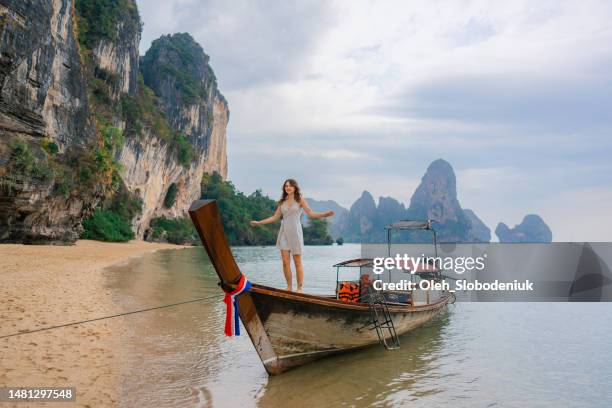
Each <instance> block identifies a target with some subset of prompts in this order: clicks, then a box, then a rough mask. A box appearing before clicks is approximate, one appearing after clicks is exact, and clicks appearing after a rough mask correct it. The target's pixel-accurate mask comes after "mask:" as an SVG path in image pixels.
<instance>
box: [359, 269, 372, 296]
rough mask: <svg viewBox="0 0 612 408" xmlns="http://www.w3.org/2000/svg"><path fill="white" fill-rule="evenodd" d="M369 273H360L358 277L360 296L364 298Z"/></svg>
mask: <svg viewBox="0 0 612 408" xmlns="http://www.w3.org/2000/svg"><path fill="white" fill-rule="evenodd" d="M370 283H371V282H370V275H361V277H360V278H359V286H361V297H362V298H365V295H366V293H368V288H369V287H370Z"/></svg>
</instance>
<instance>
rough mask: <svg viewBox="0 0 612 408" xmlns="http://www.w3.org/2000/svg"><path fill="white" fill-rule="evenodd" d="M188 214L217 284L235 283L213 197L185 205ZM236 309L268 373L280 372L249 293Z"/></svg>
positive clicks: (237, 276)
mask: <svg viewBox="0 0 612 408" xmlns="http://www.w3.org/2000/svg"><path fill="white" fill-rule="evenodd" d="M189 216H190V217H191V221H192V222H193V225H194V226H195V228H196V230H197V231H198V234H199V235H200V239H201V240H202V244H203V245H204V248H205V249H206V252H207V253H208V257H209V258H210V261H211V262H212V264H213V267H214V268H215V271H216V272H217V275H219V279H220V280H221V286H222V287H225V289H227V288H228V285H231V284H235V283H237V282H238V281H239V280H240V277H241V276H242V272H240V268H239V267H238V264H237V263H236V260H235V259H234V255H233V254H232V250H231V249H230V246H229V244H228V242H227V237H226V236H225V232H224V231H223V224H222V222H221V214H220V213H219V208H218V206H217V202H216V201H215V200H196V201H194V202H193V204H191V207H190V208H189ZM238 312H239V314H240V319H241V320H242V324H243V325H244V327H245V328H246V330H247V332H248V333H249V337H250V338H251V341H252V342H253V345H254V346H255V349H256V350H257V353H258V354H259V357H260V358H261V361H262V362H263V364H264V366H265V367H266V371H267V372H268V373H269V374H278V373H280V372H281V369H280V366H279V364H278V361H277V358H276V353H275V352H274V350H273V348H272V345H271V343H270V340H269V338H268V334H267V333H266V332H265V330H264V326H263V324H262V322H261V320H260V319H259V316H258V315H257V310H256V308H255V304H254V303H253V299H252V298H251V295H250V294H249V293H248V292H246V293H244V294H242V295H240V300H239V302H238Z"/></svg>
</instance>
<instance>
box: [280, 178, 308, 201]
mask: <svg viewBox="0 0 612 408" xmlns="http://www.w3.org/2000/svg"><path fill="white" fill-rule="evenodd" d="M287 183H289V184H290V185H291V187H293V188H294V189H295V191H294V192H293V198H295V201H297V202H298V203H299V202H300V200H301V199H302V193H301V192H300V186H298V183H297V181H295V180H294V179H287V180H285V181H284V182H283V194H282V195H281V198H280V200H278V205H281V204H282V203H284V202H285V201H286V200H287V192H286V191H285V184H287Z"/></svg>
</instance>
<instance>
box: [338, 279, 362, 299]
mask: <svg viewBox="0 0 612 408" xmlns="http://www.w3.org/2000/svg"><path fill="white" fill-rule="evenodd" d="M338 299H340V300H342V301H344V302H357V300H359V284H358V283H355V282H349V281H344V282H340V287H339V288H338Z"/></svg>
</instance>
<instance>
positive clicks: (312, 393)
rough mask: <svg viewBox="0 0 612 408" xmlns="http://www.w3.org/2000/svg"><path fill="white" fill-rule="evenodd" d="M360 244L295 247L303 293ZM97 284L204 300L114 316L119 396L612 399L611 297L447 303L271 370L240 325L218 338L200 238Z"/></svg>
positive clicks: (256, 400)
mask: <svg viewBox="0 0 612 408" xmlns="http://www.w3.org/2000/svg"><path fill="white" fill-rule="evenodd" d="M233 252H234V255H235V257H236V260H237V262H238V264H239V266H240V268H241V270H242V271H243V273H244V274H245V275H247V277H248V278H249V279H250V280H251V281H253V282H257V283H262V284H266V285H272V286H277V287H281V288H283V287H284V286H285V282H284V278H283V274H282V268H281V262H280V258H279V254H278V251H277V249H276V248H274V247H238V248H233ZM359 254H360V247H359V245H351V244H348V245H344V246H335V245H334V246H325V247H306V248H305V251H304V255H303V258H304V269H305V282H304V291H305V292H309V293H317V294H331V293H333V291H334V285H335V281H336V270H335V269H334V268H332V267H331V265H333V264H335V263H337V262H340V261H342V260H347V259H351V258H358V257H359ZM353 273H357V270H355V271H354V272H353V271H344V272H342V273H341V276H340V279H355V276H350V275H351V274H353ZM108 282H109V283H108V286H109V288H111V289H112V292H113V294H114V298H115V301H116V302H117V303H118V304H119V305H120V306H121V307H122V308H123V309H125V310H126V311H128V310H136V309H140V308H146V307H152V306H157V305H162V304H169V303H175V302H180V301H184V300H189V299H193V298H198V297H212V298H211V299H209V300H206V301H202V302H196V303H190V304H184V305H180V306H175V307H170V308H166V309H159V310H153V311H150V312H145V313H139V314H134V315H129V316H126V317H124V318H123V319H124V324H123V330H122V331H121V332H120V333H118V336H119V337H120V344H121V349H120V355H121V361H122V367H121V377H122V381H121V384H122V389H121V402H120V406H125V407H133V406H155V407H179V406H180V407H192V406H201V407H230V406H241V407H250V406H252V407H255V406H259V407H292V408H296V407H328V406H347V407H369V406H374V407H387V406H389V407H404V406H407V407H432V406H435V407H438V406H448V407H526V406H527V407H559V406H563V407H610V406H612V392H611V390H612V341H611V339H612V305H611V304H609V303H457V304H455V305H450V306H449V308H448V312H446V313H444V314H443V315H441V316H440V317H439V318H436V319H435V320H433V321H431V322H430V323H428V324H426V325H425V326H423V327H421V328H419V329H417V330H414V331H413V332H410V333H408V334H406V335H404V336H401V337H400V340H401V348H400V349H399V350H389V351H388V350H385V349H384V348H383V347H382V346H378V345H375V346H372V347H369V348H367V349H365V350H362V351H358V352H354V353H347V354H342V355H338V356H334V357H330V358H326V359H322V360H319V361H317V362H315V363H312V364H309V365H306V366H303V367H299V368H297V369H294V370H292V371H289V372H287V373H285V374H282V375H279V376H275V377H269V376H268V375H267V374H266V372H265V370H264V368H263V365H262V364H261V362H260V360H259V357H258V355H257V353H256V352H255V349H254V348H253V345H252V344H251V342H250V340H249V338H248V335H246V332H245V331H244V330H243V334H242V335H241V336H239V337H234V338H227V337H225V336H224V334H223V325H224V317H225V315H224V313H225V309H224V305H223V303H222V302H221V299H222V296H221V292H220V289H219V288H218V286H217V282H218V277H217V275H216V273H215V271H214V269H213V268H212V265H211V264H210V261H209V260H208V258H207V256H206V253H205V251H204V250H203V248H201V247H195V248H189V249H183V250H169V251H160V252H157V253H155V254H151V255H148V256H146V257H144V258H140V259H136V260H133V261H132V262H130V263H129V264H128V265H125V266H121V267H117V268H114V269H112V270H109V273H108ZM294 285H295V283H294Z"/></svg>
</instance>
